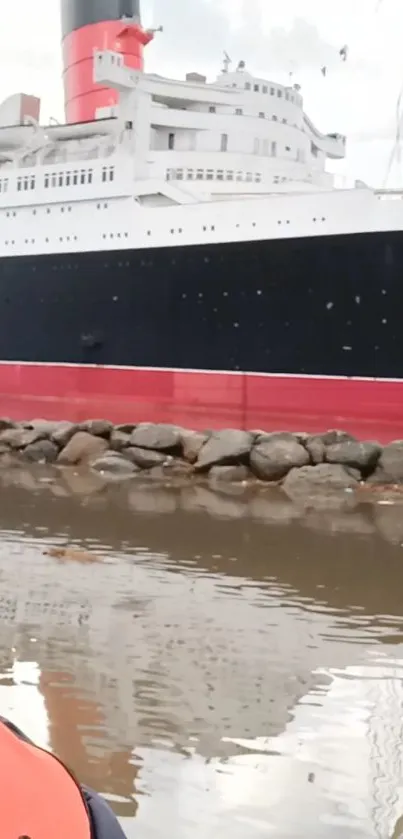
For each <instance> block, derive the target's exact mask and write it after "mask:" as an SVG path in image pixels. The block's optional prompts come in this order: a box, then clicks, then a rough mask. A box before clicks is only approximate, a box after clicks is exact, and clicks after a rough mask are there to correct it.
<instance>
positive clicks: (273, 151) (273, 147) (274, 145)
mask: <svg viewBox="0 0 403 839" xmlns="http://www.w3.org/2000/svg"><path fill="white" fill-rule="evenodd" d="M276 154H277V143H276V141H275V140H272V142H271V156H272V157H276Z"/></svg>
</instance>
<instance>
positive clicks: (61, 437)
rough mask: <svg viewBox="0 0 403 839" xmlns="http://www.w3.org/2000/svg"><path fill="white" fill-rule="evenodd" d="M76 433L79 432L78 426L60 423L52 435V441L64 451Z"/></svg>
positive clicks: (70, 423) (71, 423)
mask: <svg viewBox="0 0 403 839" xmlns="http://www.w3.org/2000/svg"><path fill="white" fill-rule="evenodd" d="M76 431H78V425H76V424H75V423H74V422H58V423H57V426H56V428H55V429H54V431H52V433H51V435H50V439H51V440H52V442H53V443H56V445H57V446H59V449H63V448H64V447H65V446H67V443H69V442H70V440H71V438H72V437H73V435H74V434H75V433H76Z"/></svg>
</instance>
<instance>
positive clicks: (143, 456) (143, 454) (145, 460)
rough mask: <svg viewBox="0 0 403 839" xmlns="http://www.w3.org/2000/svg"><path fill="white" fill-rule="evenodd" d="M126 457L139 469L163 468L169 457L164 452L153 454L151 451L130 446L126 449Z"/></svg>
mask: <svg viewBox="0 0 403 839" xmlns="http://www.w3.org/2000/svg"><path fill="white" fill-rule="evenodd" d="M125 457H127V458H129V460H130V461H131V462H132V463H135V464H136V465H137V466H138V467H139V469H152V468H153V466H162V464H163V463H165V461H166V459H167V455H166V454H163V453H162V452H153V451H152V450H151V449H140V448H138V447H137V446H130V447H129V448H128V449H125Z"/></svg>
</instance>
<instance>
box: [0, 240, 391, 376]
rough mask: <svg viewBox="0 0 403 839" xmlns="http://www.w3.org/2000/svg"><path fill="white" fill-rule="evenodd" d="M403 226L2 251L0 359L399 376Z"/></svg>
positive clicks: (335, 374)
mask: <svg viewBox="0 0 403 839" xmlns="http://www.w3.org/2000/svg"><path fill="white" fill-rule="evenodd" d="M402 278H403V233H400V232H398V233H378V234H365V235H350V236H334V237H318V238H316V237H315V238H312V239H294V240H277V241H262V242H247V243H231V244H218V245H217V244H214V245H203V246H191V247H180V248H161V249H149V250H141V251H140V250H139V251H136V250H132V251H110V252H99V253H80V254H62V255H51V256H34V257H13V258H3V259H2V260H1V261H0V360H1V361H21V362H24V361H25V362H27V361H28V362H53V363H75V364H97V365H117V366H136V367H158V368H179V369H196V370H217V371H219V370H227V371H255V372H262V373H287V374H295V375H301V374H305V375H320V376H364V377H380V378H402V377H403V331H402V304H403V282H402Z"/></svg>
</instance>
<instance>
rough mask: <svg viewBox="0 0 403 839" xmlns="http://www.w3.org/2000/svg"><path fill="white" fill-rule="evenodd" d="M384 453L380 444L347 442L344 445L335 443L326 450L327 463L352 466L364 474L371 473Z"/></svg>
mask: <svg viewBox="0 0 403 839" xmlns="http://www.w3.org/2000/svg"><path fill="white" fill-rule="evenodd" d="M381 453H382V447H381V446H380V445H379V443H373V442H363V443H355V442H353V441H352V440H346V441H345V442H344V443H333V444H332V445H330V446H328V447H327V449H326V461H327V463H341V464H342V466H352V467H353V468H354V469H359V470H360V471H361V472H362V473H364V474H368V473H369V472H371V471H372V470H373V469H374V468H375V466H376V464H377V462H378V460H379V457H380V455H381Z"/></svg>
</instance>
